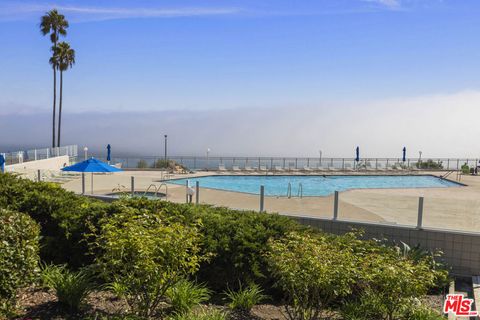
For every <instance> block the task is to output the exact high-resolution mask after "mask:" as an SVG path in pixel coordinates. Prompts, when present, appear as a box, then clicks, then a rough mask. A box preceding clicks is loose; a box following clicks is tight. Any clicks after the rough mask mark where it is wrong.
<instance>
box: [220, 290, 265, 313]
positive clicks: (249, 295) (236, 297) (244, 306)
mask: <svg viewBox="0 0 480 320" xmlns="http://www.w3.org/2000/svg"><path fill="white" fill-rule="evenodd" d="M225 295H226V296H227V298H228V300H229V304H228V306H229V307H230V308H231V309H232V310H239V311H243V312H249V311H250V310H252V308H253V306H255V305H256V304H259V303H260V302H261V301H262V300H265V298H266V296H265V295H264V294H263V290H262V289H261V288H260V286H258V285H256V284H252V285H250V286H248V287H247V288H242V286H241V285H240V289H239V290H238V291H232V290H228V291H227V292H225Z"/></svg>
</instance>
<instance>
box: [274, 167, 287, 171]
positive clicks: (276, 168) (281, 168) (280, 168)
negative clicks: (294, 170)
mask: <svg viewBox="0 0 480 320" xmlns="http://www.w3.org/2000/svg"><path fill="white" fill-rule="evenodd" d="M274 171H279V172H283V171H285V170H284V169H283V167H282V166H275V167H274Z"/></svg>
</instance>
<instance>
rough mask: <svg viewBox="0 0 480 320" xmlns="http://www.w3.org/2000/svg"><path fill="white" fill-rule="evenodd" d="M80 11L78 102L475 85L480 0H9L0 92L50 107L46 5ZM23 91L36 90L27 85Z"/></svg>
mask: <svg viewBox="0 0 480 320" xmlns="http://www.w3.org/2000/svg"><path fill="white" fill-rule="evenodd" d="M52 7H58V8H59V10H60V11H61V12H63V13H64V14H65V15H66V16H67V18H68V19H69V20H70V21H71V26H70V29H69V34H68V37H67V38H66V40H67V41H69V42H70V43H71V45H72V46H73V47H74V48H75V49H76V51H77V64H76V66H75V67H74V68H73V70H71V71H69V72H68V74H67V75H66V76H65V91H66V93H65V95H66V97H65V99H66V101H67V102H68V104H69V106H71V107H70V110H72V111H73V110H75V111H77V112H78V111H88V110H97V111H98V110H105V111H110V110H165V109H211V108H233V107H276V106H295V105H315V104H317V103H321V102H336V101H342V102H344V101H364V100H378V99H383V98H391V97H408V96H417V95H423V94H432V93H434V94H437V93H451V92H457V91H460V90H465V89H477V88H478V87H479V86H480V77H479V76H478V71H479V67H480V65H479V64H480V59H479V55H478V52H479V49H480V41H478V34H479V32H478V31H480V19H478V15H479V14H480V3H478V1H449V0H445V1H441V0H424V1H421V0H410V1H401V0H398V1H395V0H379V1H375V0H371V1H368V0H317V1H307V0H306V1H285V0H264V1H259V0H255V1H249V0H247V1H179V0H175V1H125V0H121V1H57V2H52V1H30V2H29V1H15V2H13V1H9V0H6V1H5V0H2V2H1V3H0V24H1V27H0V38H1V39H2V50H0V70H2V72H1V73H0V88H1V89H0V90H2V91H3V92H2V102H3V103H4V104H7V103H8V104H12V105H19V106H26V107H29V108H39V109H49V106H50V100H51V71H50V68H49V66H48V57H49V54H50V53H49V51H48V50H49V46H50V44H49V42H48V39H47V38H43V37H42V36H41V35H40V33H39V31H38V22H39V17H40V16H41V14H42V13H43V12H44V11H46V10H48V9H49V8H52ZM27 92H28V94H26V93H27Z"/></svg>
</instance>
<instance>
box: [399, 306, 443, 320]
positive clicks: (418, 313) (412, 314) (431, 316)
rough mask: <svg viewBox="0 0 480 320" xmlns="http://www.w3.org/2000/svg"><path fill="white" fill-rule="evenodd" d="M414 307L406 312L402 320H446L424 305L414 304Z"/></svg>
mask: <svg viewBox="0 0 480 320" xmlns="http://www.w3.org/2000/svg"><path fill="white" fill-rule="evenodd" d="M412 305H413V307H409V308H407V309H406V310H405V311H404V313H403V315H402V317H401V320H445V317H444V316H443V315H442V314H440V313H439V312H437V311H435V310H432V309H430V308H428V307H425V306H422V305H415V303H412Z"/></svg>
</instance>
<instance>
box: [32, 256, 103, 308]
mask: <svg viewBox="0 0 480 320" xmlns="http://www.w3.org/2000/svg"><path fill="white" fill-rule="evenodd" d="M41 278H42V282H43V284H44V285H46V286H47V287H48V288H50V289H53V290H55V294H56V296H57V299H58V302H59V303H60V304H62V305H63V306H65V307H67V308H68V310H70V311H78V310H79V308H80V306H81V305H82V303H83V302H84V301H85V299H86V297H87V296H88V294H89V293H90V292H91V291H92V290H93V289H94V285H93V280H92V276H91V274H90V273H89V272H88V271H86V270H80V271H77V272H74V271H70V270H68V269H67V266H66V265H61V266H55V265H45V266H44V267H43V269H42V276H41Z"/></svg>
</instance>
